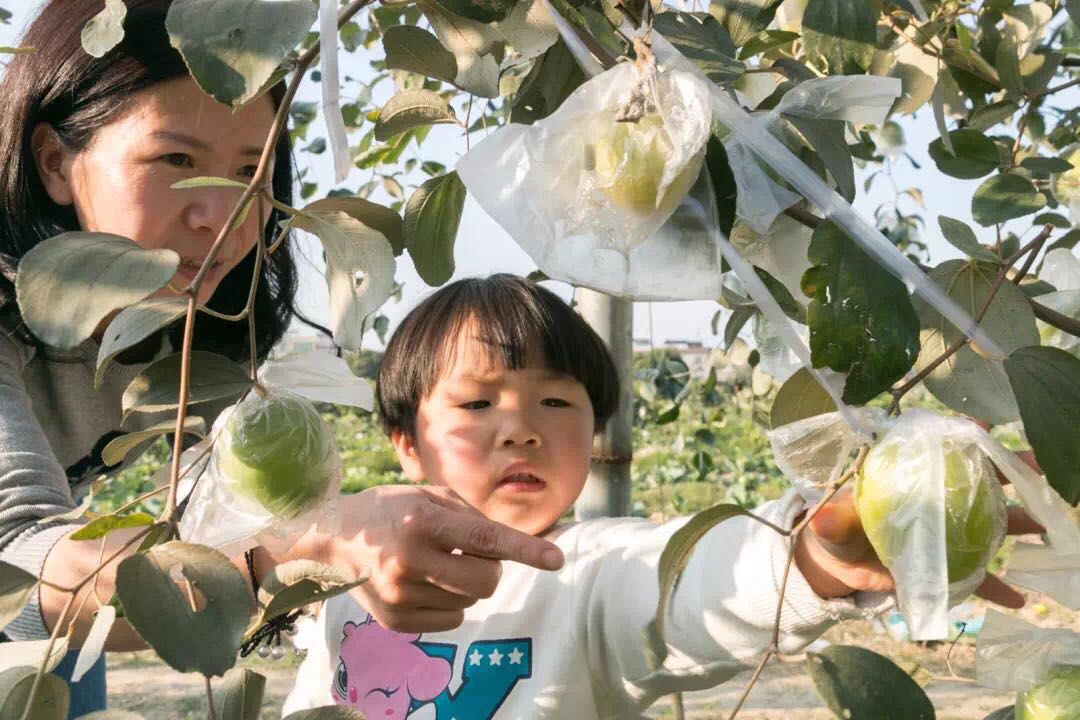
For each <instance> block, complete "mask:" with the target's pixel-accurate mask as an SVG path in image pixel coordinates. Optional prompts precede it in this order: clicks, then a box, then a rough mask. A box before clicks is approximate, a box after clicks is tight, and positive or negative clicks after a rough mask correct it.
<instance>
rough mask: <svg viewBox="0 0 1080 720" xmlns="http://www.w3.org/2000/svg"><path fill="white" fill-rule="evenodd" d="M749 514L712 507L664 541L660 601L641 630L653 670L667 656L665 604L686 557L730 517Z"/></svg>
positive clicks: (733, 507)
mask: <svg viewBox="0 0 1080 720" xmlns="http://www.w3.org/2000/svg"><path fill="white" fill-rule="evenodd" d="M740 515H742V516H748V517H753V515H752V514H751V513H750V512H749V511H748V510H744V509H743V508H741V507H739V506H738V505H733V504H731V503H724V504H722V505H715V506H713V507H711V508H709V509H708V510H702V511H701V512H699V513H697V514H696V515H694V516H693V517H692V518H690V519H689V520H688V521H687V523H686V524H685V525H683V526H682V527H681V528H679V529H678V530H676V531H675V533H674V534H673V535H672V536H671V539H669V540H668V542H667V545H665V546H664V550H663V552H662V553H660V564H659V566H658V567H657V572H658V574H659V581H660V601H659V603H657V606H656V616H655V617H654V618H653V620H652V622H650V623H649V626H648V627H647V628H646V629H645V642H646V648H645V649H646V652H647V653H648V655H649V665H650V667H653V668H657V667H659V666H660V665H661V663H663V662H664V658H666V657H667V646H666V645H665V643H664V623H665V622H666V621H667V605H668V600H669V599H670V597H671V596H672V595H673V594H675V591H676V589H677V587H678V584H679V579H680V578H681V577H682V574H683V571H684V570H686V566H687V564H688V563H689V562H690V556H691V555H692V554H693V552H694V548H695V547H696V546H697V544H698V542H699V541H700V540H701V539H702V538H703V537H705V535H706V534H707V533H708V532H709V531H710V530H712V529H713V528H714V527H716V526H717V525H719V524H720V523H722V522H724V521H725V520H730V519H731V518H733V517H739V516H740Z"/></svg>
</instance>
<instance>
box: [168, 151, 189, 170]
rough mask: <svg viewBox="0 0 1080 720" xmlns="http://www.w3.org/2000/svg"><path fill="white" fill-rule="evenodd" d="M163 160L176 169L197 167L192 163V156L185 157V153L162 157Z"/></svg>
mask: <svg viewBox="0 0 1080 720" xmlns="http://www.w3.org/2000/svg"><path fill="white" fill-rule="evenodd" d="M161 159H162V160H164V161H165V162H167V163H169V164H170V165H172V166H174V167H184V168H190V167H195V163H194V161H192V159H191V156H190V155H185V154H184V153H169V154H168V155H162V156H161Z"/></svg>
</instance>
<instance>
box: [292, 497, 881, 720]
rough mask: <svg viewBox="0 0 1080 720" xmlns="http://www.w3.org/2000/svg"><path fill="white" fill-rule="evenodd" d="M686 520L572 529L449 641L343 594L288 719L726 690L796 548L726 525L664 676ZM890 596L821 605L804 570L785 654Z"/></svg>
mask: <svg viewBox="0 0 1080 720" xmlns="http://www.w3.org/2000/svg"><path fill="white" fill-rule="evenodd" d="M802 508H803V505H802V502H801V500H800V499H799V498H798V496H797V495H796V494H795V493H794V492H792V493H789V494H788V495H786V496H785V497H784V498H782V499H780V500H778V501H776V502H772V503H768V504H766V505H763V506H762V507H760V508H758V509H757V510H756V511H755V512H756V513H757V514H759V515H761V516H762V517H764V518H766V519H768V520H770V521H771V522H773V523H776V524H777V525H780V526H781V527H788V528H790V527H791V526H792V524H793V519H794V517H795V516H796V515H797V514H798V513H799V512H800V511H801V510H802ZM686 520H687V518H682V519H679V520H674V521H671V522H668V523H665V524H663V525H656V524H654V523H650V522H648V521H646V520H641V519H636V518H612V519H603V520H591V521H588V522H583V523H580V524H577V525H574V526H571V527H569V528H568V529H566V530H565V531H564V532H563V533H562V534H561V535H560V536H559V537H558V538H557V540H556V541H555V542H556V543H557V544H558V545H559V547H560V548H562V550H563V552H564V553H565V555H566V564H565V565H564V566H563V568H562V569H561V570H559V571H557V572H545V571H541V570H535V569H533V568H530V567H527V566H524V565H519V564H516V563H506V564H505V565H504V567H503V575H502V580H501V582H500V583H499V587H498V589H497V590H496V592H495V594H494V595H493V596H492V597H490V598H488V599H486V600H482V601H480V602H478V603H477V604H475V605H474V606H472V607H471V608H469V609H468V610H467V611H466V614H465V622H464V624H463V625H462V626H461V627H459V628H457V629H456V630H453V631H450V632H441V633H425V634H423V635H422V636H418V635H415V634H413V635H410V634H403V633H395V632H391V631H387V630H384V629H382V628H381V627H379V625H378V624H377V623H375V622H374V621H373V620H371V619H370V617H369V615H368V613H367V612H366V611H365V610H364V609H363V608H362V607H361V606H360V605H358V604H357V603H356V601H355V600H353V599H352V597H351V596H350V595H342V596H339V597H336V598H333V599H331V600H329V601H328V602H327V603H326V605H325V606H324V607H323V609H322V611H321V612H320V613H319V616H318V619H317V620H316V621H314V622H312V623H311V624H310V625H309V626H308V627H307V628H304V630H303V631H302V632H301V633H300V634H299V635H298V636H297V646H298V647H303V648H305V649H307V650H308V655H307V657H306V659H305V660H304V661H303V663H302V664H301V666H300V668H299V671H298V676H297V681H296V686H295V687H294V688H293V690H292V692H291V693H290V695H289V697H288V698H287V700H286V701H285V706H284V714H288V713H290V712H295V711H297V710H301V709H307V708H313V707H320V706H324V705H332V704H335V703H338V704H347V705H351V706H353V707H355V708H357V709H358V710H360V711H361V712H362V713H364V714H365V716H366V717H368V718H372V719H377V720H402V719H403V718H405V717H406V716H408V718H409V720H493V719H495V720H511V719H514V720H537V719H540V718H550V719H552V720H554V719H556V718H558V719H559V720H594V719H596V720H599V719H600V718H605V719H606V718H618V719H620V720H622V719H623V718H640V717H641V716H642V712H643V711H644V710H645V709H646V708H647V707H648V706H649V705H651V704H652V703H653V702H654V701H656V700H657V699H658V698H660V697H662V696H664V695H668V694H671V693H673V692H676V691H684V690H699V689H704V688H709V687H713V686H716V685H719V684H720V683H722V682H724V681H725V680H727V679H728V678H730V677H732V676H733V675H735V674H737V673H739V672H741V671H743V670H745V669H747V665H748V664H753V663H754V662H755V661H756V660H757V659H758V658H759V657H760V654H761V653H762V652H764V650H765V649H766V648H767V647H768V644H769V640H770V638H771V634H772V626H773V621H774V618H775V613H776V604H777V600H778V598H779V587H780V582H781V578H782V577H783V572H784V565H785V563H786V560H787V541H786V540H785V539H784V538H783V537H781V536H780V535H779V534H777V533H776V532H774V531H773V530H771V529H770V528H768V527H766V526H765V525H762V524H761V523H758V522H756V521H755V520H752V519H750V518H745V517H738V518H733V519H730V520H727V521H726V522H724V523H722V524H720V525H719V526H717V527H715V528H713V530H711V531H710V532H709V534H708V535H706V536H705V538H704V539H703V540H702V541H701V542H700V543H699V544H698V546H697V548H696V549H695V551H694V554H693V556H692V557H691V560H690V563H689V565H688V566H687V568H686V572H685V573H684V575H683V577H682V580H681V581H680V583H679V585H678V588H677V590H676V592H675V593H674V595H673V597H672V598H671V601H670V604H669V608H670V612H669V615H668V618H667V620H666V640H667V643H668V651H669V654H668V657H667V660H666V661H665V663H664V665H663V667H661V668H659V669H657V670H655V671H654V670H651V669H650V668H649V666H648V663H647V660H646V655H645V653H644V644H643V634H642V633H643V630H644V629H645V627H646V626H647V625H648V623H649V622H650V621H651V620H652V619H653V617H654V615H655V612H656V604H657V599H658V596H659V585H658V581H657V565H658V563H659V559H660V553H661V552H662V551H663V549H664V546H665V544H666V543H667V540H668V538H669V537H671V535H672V534H673V533H674V532H675V531H676V530H677V529H678V528H679V527H681V526H682V525H683V524H684V523H685V522H686ZM881 599H882V597H881V596H880V595H877V596H871V595H869V594H866V595H865V596H864V595H863V594H861V593H860V594H859V596H858V597H857V598H856V600H841V601H835V600H834V601H825V600H822V599H821V598H819V597H818V596H817V595H816V594H815V593H814V591H813V590H812V589H811V588H810V586H809V585H808V584H807V582H806V580H805V579H804V578H803V577H802V575H801V574H800V573H799V572H798V569H797V567H795V566H793V567H792V571H791V576H790V578H789V581H788V588H787V593H786V596H785V607H784V612H783V614H782V616H781V625H780V630H781V633H780V649H781V651H782V652H784V653H795V652H798V651H799V650H800V649H801V648H803V647H804V646H805V645H807V644H808V643H810V642H811V641H812V640H814V639H815V638H816V637H817V636H818V635H820V634H821V633H822V632H824V631H825V629H826V628H828V627H829V626H830V625H831V624H832V623H834V622H835V621H837V620H839V619H841V618H843V617H853V616H856V615H862V614H867V613H866V612H863V611H861V610H860V609H859V608H860V607H868V606H869V605H870V604H871V603H873V602H876V601H880V600H881ZM870 612H872V611H870Z"/></svg>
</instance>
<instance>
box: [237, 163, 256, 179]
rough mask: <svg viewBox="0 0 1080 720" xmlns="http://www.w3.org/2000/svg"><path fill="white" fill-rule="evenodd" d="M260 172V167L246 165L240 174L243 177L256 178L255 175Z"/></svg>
mask: <svg viewBox="0 0 1080 720" xmlns="http://www.w3.org/2000/svg"><path fill="white" fill-rule="evenodd" d="M258 170H259V166H258V165H246V166H245V167H243V168H241V169H240V173H239V174H240V176H241V177H247V178H252V177H255V173H256V172H258Z"/></svg>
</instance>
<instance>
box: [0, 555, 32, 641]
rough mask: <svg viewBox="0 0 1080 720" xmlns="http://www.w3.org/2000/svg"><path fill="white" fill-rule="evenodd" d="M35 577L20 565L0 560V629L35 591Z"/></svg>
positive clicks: (19, 610) (24, 604)
mask: <svg viewBox="0 0 1080 720" xmlns="http://www.w3.org/2000/svg"><path fill="white" fill-rule="evenodd" d="M37 582H38V580H37V578H36V577H34V576H33V575H31V574H30V573H28V572H26V571H25V570H23V569H22V568H20V567H17V566H15V565H12V564H11V563H6V562H4V561H3V560H0V629H2V628H4V627H5V626H6V625H8V624H9V623H11V621H12V620H14V619H15V618H16V617H18V615H19V613H20V612H22V609H23V607H25V606H26V604H27V603H28V602H30V599H31V598H32V597H33V593H34V592H36V591H37Z"/></svg>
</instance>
